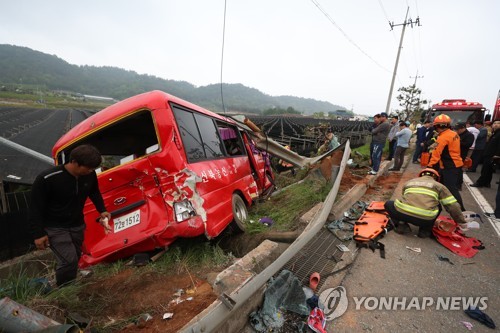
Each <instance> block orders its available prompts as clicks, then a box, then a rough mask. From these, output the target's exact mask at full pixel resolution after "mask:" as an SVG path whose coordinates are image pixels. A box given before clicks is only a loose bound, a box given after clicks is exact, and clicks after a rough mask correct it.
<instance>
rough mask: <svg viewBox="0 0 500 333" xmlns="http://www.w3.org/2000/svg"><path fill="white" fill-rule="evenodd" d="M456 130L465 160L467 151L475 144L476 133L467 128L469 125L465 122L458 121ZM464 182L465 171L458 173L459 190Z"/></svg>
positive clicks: (461, 155)
mask: <svg viewBox="0 0 500 333" xmlns="http://www.w3.org/2000/svg"><path fill="white" fill-rule="evenodd" d="M455 131H456V132H457V133H458V136H459V137H460V157H462V161H465V158H466V157H467V153H468V152H469V149H470V147H472V145H473V144H474V134H472V133H471V132H469V131H468V130H467V126H466V125H465V123H457V124H456V125H455ZM463 183H464V171H463V169H462V170H461V172H459V173H458V180H457V187H458V190H459V191H461V190H462V184H463Z"/></svg>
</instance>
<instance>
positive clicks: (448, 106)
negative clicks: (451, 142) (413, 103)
mask: <svg viewBox="0 0 500 333" xmlns="http://www.w3.org/2000/svg"><path fill="white" fill-rule="evenodd" d="M485 111H486V108H485V107H484V106H483V105H482V104H481V103H478V102H467V101H466V100H465V99H445V100H443V101H442V102H440V103H436V104H434V105H433V106H432V107H431V108H430V109H429V110H428V111H427V114H426V115H425V117H424V119H426V120H430V121H432V120H434V118H435V117H437V116H439V115H440V114H446V115H447V116H449V117H450V118H451V121H452V125H455V124H456V123H458V122H463V123H465V122H469V123H471V124H474V122H475V121H477V120H484V114H485Z"/></svg>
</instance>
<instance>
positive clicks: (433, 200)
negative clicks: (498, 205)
mask: <svg viewBox="0 0 500 333" xmlns="http://www.w3.org/2000/svg"><path fill="white" fill-rule="evenodd" d="M418 176H419V177H417V178H414V179H410V180H409V181H407V182H406V183H405V184H404V186H403V196H402V198H401V199H396V200H395V201H387V202H386V203H385V204H384V207H385V210H386V211H387V212H388V213H389V216H390V217H391V220H392V222H393V223H394V224H395V225H396V232H397V233H405V232H409V231H411V229H410V226H409V225H408V223H411V224H413V225H416V226H418V227H419V229H418V235H417V236H418V237H420V238H426V237H430V236H431V234H432V227H433V225H434V222H435V221H436V218H437V217H438V216H439V214H440V212H441V205H443V207H444V208H445V209H446V211H447V212H448V213H450V215H451V217H452V218H453V219H454V220H455V222H457V223H459V224H461V223H466V221H465V219H464V216H463V214H462V212H461V210H460V205H459V204H458V202H457V199H455V197H454V196H453V195H452V194H451V192H450V190H448V188H447V187H446V186H444V185H443V184H441V183H439V173H438V172H437V171H436V170H434V169H431V168H426V169H423V170H422V171H420V173H419V174H418Z"/></svg>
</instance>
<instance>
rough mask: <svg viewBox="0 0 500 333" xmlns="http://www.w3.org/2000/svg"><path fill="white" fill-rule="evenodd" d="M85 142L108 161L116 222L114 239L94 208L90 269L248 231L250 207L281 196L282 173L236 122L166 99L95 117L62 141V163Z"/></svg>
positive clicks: (133, 102) (140, 101)
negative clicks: (277, 189) (183, 242)
mask: <svg viewBox="0 0 500 333" xmlns="http://www.w3.org/2000/svg"><path fill="white" fill-rule="evenodd" d="M80 144H91V145H94V146H95V147H97V149H98V150H99V151H100V152H101V154H102V156H103V163H102V165H101V168H100V169H98V170H96V171H97V172H98V180H99V187H100V190H101V193H102V195H103V198H104V202H105V204H106V208H107V210H108V211H109V212H110V213H111V215H112V221H110V225H111V227H112V228H113V232H112V233H109V234H108V235H105V234H104V229H103V228H102V226H100V225H99V224H98V223H96V220H97V219H98V213H97V211H96V210H95V208H94V206H93V204H92V203H91V202H90V201H88V202H87V203H86V205H85V209H84V214H85V223H86V225H87V229H86V231H85V241H84V246H83V256H82V258H81V260H80V266H81V267H85V266H88V265H92V264H96V263H98V262H101V261H111V260H116V259H119V258H123V257H127V256H130V255H133V254H135V253H138V252H145V251H151V250H154V249H156V248H164V247H166V246H168V245H169V244H171V243H172V242H173V241H174V240H175V239H177V238H179V237H195V236H199V235H203V234H205V235H206V237H208V238H212V237H215V236H217V235H219V234H220V233H221V232H222V231H223V230H224V229H225V228H226V227H227V226H228V225H229V224H231V223H232V224H233V225H234V227H235V228H237V229H240V230H244V228H245V225H244V220H245V218H246V217H247V207H248V206H250V205H251V204H252V202H253V201H254V200H255V199H257V198H259V197H260V196H263V195H265V194H268V193H269V191H272V189H273V186H272V180H273V177H274V176H273V174H272V171H271V169H270V167H269V164H268V163H266V159H265V158H264V157H263V154H262V152H261V151H259V150H258V149H257V148H256V147H255V146H254V143H253V141H252V139H251V137H250V136H249V135H248V133H246V132H245V131H244V130H242V129H241V128H240V127H238V126H237V125H236V123H235V121H234V120H232V119H230V118H226V117H224V116H221V115H218V114H216V113H213V112H211V111H208V110H205V109H203V108H201V107H199V106H196V105H194V104H191V103H189V102H187V101H184V100H182V99H179V98H176V97H174V96H172V95H169V94H166V93H164V92H161V91H152V92H148V93H144V94H141V95H138V96H135V97H131V98H129V99H126V100H124V101H121V102H119V103H116V104H114V105H112V106H109V107H107V108H106V109H104V110H102V111H100V112H97V113H96V114H94V115H92V116H91V117H89V118H87V119H86V120H84V121H83V122H81V123H80V124H78V125H77V126H75V127H74V128H73V129H71V130H70V131H69V132H68V133H67V134H65V135H64V136H63V137H62V138H60V139H59V141H57V143H56V144H55V146H54V147H53V150H52V154H53V157H54V159H55V161H56V164H64V163H66V162H67V161H68V157H69V154H70V152H71V150H72V149H73V148H74V147H76V146H78V145H80Z"/></svg>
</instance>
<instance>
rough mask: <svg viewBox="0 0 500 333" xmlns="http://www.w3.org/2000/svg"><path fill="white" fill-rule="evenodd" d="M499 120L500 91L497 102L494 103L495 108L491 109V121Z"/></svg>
mask: <svg viewBox="0 0 500 333" xmlns="http://www.w3.org/2000/svg"><path fill="white" fill-rule="evenodd" d="M497 119H500V90H499V91H498V95H497V100H496V101H495V107H494V108H493V119H492V120H497Z"/></svg>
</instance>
